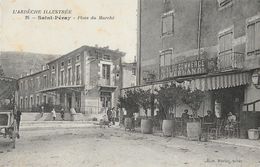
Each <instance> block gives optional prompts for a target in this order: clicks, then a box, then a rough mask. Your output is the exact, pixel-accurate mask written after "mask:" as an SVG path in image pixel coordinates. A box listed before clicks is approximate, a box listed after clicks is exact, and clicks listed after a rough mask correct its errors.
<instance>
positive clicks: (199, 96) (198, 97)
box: [182, 89, 205, 117]
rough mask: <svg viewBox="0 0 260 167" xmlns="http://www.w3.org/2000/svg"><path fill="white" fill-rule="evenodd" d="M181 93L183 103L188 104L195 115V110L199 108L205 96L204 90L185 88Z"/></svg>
mask: <svg viewBox="0 0 260 167" xmlns="http://www.w3.org/2000/svg"><path fill="white" fill-rule="evenodd" d="M183 95H184V96H183V97H182V101H183V103H184V104H186V105H188V106H189V107H190V108H191V109H192V112H193V114H194V115H195V117H197V111H198V110H199V108H200V106H201V103H202V101H203V99H204V97H205V92H203V91H201V90H198V89H195V90H194V91H191V90H190V89H187V90H185V91H184V94H183Z"/></svg>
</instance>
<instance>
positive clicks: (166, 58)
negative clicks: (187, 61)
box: [160, 49, 172, 67]
mask: <svg viewBox="0 0 260 167" xmlns="http://www.w3.org/2000/svg"><path fill="white" fill-rule="evenodd" d="M171 57H172V50H171V49H169V50H165V51H162V53H161V55H160V66H161V67H162V66H169V65H171Z"/></svg>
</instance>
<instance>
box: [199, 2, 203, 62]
mask: <svg viewBox="0 0 260 167" xmlns="http://www.w3.org/2000/svg"><path fill="white" fill-rule="evenodd" d="M201 15H202V0H200V6H199V20H198V59H200V45H201Z"/></svg>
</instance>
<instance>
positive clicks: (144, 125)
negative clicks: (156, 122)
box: [141, 119, 153, 134]
mask: <svg viewBox="0 0 260 167" xmlns="http://www.w3.org/2000/svg"><path fill="white" fill-rule="evenodd" d="M141 132H142V133H144V134H151V133H153V122H152V120H151V119H142V120H141Z"/></svg>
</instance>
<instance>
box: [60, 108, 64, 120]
mask: <svg viewBox="0 0 260 167" xmlns="http://www.w3.org/2000/svg"><path fill="white" fill-rule="evenodd" d="M60 116H61V119H62V120H63V121H64V108H63V107H62V108H61V111H60Z"/></svg>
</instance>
